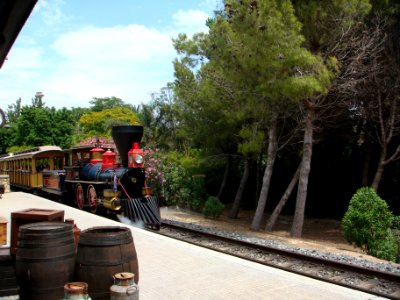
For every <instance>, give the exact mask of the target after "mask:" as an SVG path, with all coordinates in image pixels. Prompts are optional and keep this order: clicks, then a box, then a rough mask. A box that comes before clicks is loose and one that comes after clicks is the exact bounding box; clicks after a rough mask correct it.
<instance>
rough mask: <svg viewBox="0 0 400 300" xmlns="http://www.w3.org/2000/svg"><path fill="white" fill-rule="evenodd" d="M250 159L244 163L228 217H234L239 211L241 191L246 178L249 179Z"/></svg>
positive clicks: (244, 185)
mask: <svg viewBox="0 0 400 300" xmlns="http://www.w3.org/2000/svg"><path fill="white" fill-rule="evenodd" d="M250 163H251V160H250V159H248V158H247V159H246V161H245V163H244V172H243V175H242V179H241V180H240V184H239V188H238V190H237V192H236V197H235V201H234V202H233V206H232V208H231V211H230V212H229V218H232V219H236V218H237V216H238V213H239V207H240V202H242V198H243V192H244V189H245V187H246V184H247V180H248V179H249V174H250Z"/></svg>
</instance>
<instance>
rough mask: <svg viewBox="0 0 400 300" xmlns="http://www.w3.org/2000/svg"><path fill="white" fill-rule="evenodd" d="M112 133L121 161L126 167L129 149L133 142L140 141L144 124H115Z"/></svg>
mask: <svg viewBox="0 0 400 300" xmlns="http://www.w3.org/2000/svg"><path fill="white" fill-rule="evenodd" d="M111 135H112V138H113V140H114V143H115V145H116V146H117V149H118V152H119V155H120V157H121V162H122V165H123V166H124V167H127V166H128V151H129V150H130V149H131V148H132V145H133V143H135V142H136V143H140V141H141V140H142V136H143V126H138V125H131V126H114V127H112V129H111Z"/></svg>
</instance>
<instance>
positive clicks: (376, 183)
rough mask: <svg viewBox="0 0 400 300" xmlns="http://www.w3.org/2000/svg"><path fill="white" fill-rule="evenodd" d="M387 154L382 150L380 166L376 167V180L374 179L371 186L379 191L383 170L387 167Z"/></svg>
mask: <svg viewBox="0 0 400 300" xmlns="http://www.w3.org/2000/svg"><path fill="white" fill-rule="evenodd" d="M385 156H386V153H384V152H383V151H382V153H381V157H380V158H379V163H378V167H377V169H376V173H375V177H374V180H373V181H372V185H371V187H372V188H373V189H374V190H375V191H378V186H379V182H380V181H381V179H382V175H383V170H384V169H385Z"/></svg>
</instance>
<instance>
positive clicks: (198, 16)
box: [172, 10, 209, 35]
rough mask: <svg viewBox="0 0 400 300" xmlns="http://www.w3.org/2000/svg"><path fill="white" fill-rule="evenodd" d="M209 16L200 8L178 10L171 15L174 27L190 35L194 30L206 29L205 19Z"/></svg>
mask: <svg viewBox="0 0 400 300" xmlns="http://www.w3.org/2000/svg"><path fill="white" fill-rule="evenodd" d="M208 17H209V16H208V15H207V13H205V12H203V11H200V10H188V11H183V10H178V11H177V12H176V13H175V14H174V15H173V16H172V18H173V20H174V26H175V27H176V29H178V30H180V31H182V32H185V33H187V34H188V35H191V34H193V33H196V32H202V31H207V26H206V24H205V23H206V20H207V18H208Z"/></svg>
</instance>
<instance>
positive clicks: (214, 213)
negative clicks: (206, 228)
mask: <svg viewBox="0 0 400 300" xmlns="http://www.w3.org/2000/svg"><path fill="white" fill-rule="evenodd" d="M224 209H225V205H224V204H223V203H221V201H219V199H218V198H217V197H214V196H210V197H208V198H207V201H206V203H205V204H204V208H203V214H204V216H205V217H206V218H209V217H211V218H218V217H219V216H220V215H221V214H222V213H223V211H224Z"/></svg>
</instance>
